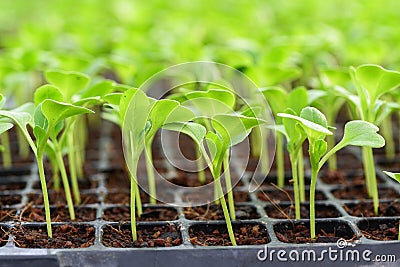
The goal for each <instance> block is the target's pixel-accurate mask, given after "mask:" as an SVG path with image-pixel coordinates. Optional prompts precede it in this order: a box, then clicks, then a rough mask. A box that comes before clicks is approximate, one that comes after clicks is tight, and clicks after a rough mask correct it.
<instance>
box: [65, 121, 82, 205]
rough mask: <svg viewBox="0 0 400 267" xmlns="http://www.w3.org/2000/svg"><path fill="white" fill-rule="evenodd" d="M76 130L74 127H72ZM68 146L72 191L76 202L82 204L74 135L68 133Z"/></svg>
mask: <svg viewBox="0 0 400 267" xmlns="http://www.w3.org/2000/svg"><path fill="white" fill-rule="evenodd" d="M71 130H72V131H73V130H74V127H72V129H71ZM67 146H68V162H69V174H70V176H71V184H72V192H73V194H74V198H75V203H76V204H77V205H79V204H81V194H80V193H79V185H78V178H77V176H76V165H75V163H76V158H75V149H74V135H73V134H68V136H67Z"/></svg>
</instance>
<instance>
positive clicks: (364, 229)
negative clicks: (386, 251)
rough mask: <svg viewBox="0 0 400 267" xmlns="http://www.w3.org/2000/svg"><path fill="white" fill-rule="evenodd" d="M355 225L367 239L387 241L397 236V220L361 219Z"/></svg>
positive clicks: (396, 238) (395, 238)
mask: <svg viewBox="0 0 400 267" xmlns="http://www.w3.org/2000/svg"><path fill="white" fill-rule="evenodd" d="M357 226H358V228H360V230H361V233H362V234H363V235H364V236H365V237H366V238H368V239H373V240H379V241H389V240H398V237H399V220H363V221H361V222H359V223H358V224H357Z"/></svg>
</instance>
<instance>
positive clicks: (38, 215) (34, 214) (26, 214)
mask: <svg viewBox="0 0 400 267" xmlns="http://www.w3.org/2000/svg"><path fill="white" fill-rule="evenodd" d="M74 210H75V220H74V222H89V221H94V220H96V209H93V208H83V207H76V208H75V209H74ZM50 216H51V221H52V222H71V218H70V216H69V211H68V208H66V207H57V208H51V209H50ZM18 221H24V222H45V221H46V217H45V212H44V208H37V207H28V208H27V209H26V210H25V209H23V210H22V214H20V215H19V216H18Z"/></svg>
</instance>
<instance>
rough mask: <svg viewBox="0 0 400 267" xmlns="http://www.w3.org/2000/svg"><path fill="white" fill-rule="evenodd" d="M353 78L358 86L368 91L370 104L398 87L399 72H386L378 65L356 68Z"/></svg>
mask: <svg viewBox="0 0 400 267" xmlns="http://www.w3.org/2000/svg"><path fill="white" fill-rule="evenodd" d="M355 77H356V78H357V81H358V82H359V83H360V85H361V86H362V87H363V88H365V89H366V90H367V91H368V94H369V97H370V101H372V102H375V101H376V100H377V99H379V98H380V97H381V96H382V95H384V94H385V93H387V92H389V91H391V90H393V89H395V88H396V87H398V86H399V85H400V72H397V71H390V70H386V69H384V68H382V67H381V66H379V65H372V64H366V65H361V66H358V67H357V68H356V70H355Z"/></svg>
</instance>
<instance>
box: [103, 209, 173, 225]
mask: <svg viewBox="0 0 400 267" xmlns="http://www.w3.org/2000/svg"><path fill="white" fill-rule="evenodd" d="M130 218H131V213H130V208H129V207H112V208H107V209H106V210H104V214H103V219H104V220H106V221H111V222H124V221H125V222H126V221H130ZM136 219H137V220H138V221H147V222H154V221H173V220H177V219H178V212H177V211H176V210H175V209H174V208H169V207H168V208H167V207H146V208H143V213H142V215H141V216H140V218H136Z"/></svg>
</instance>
